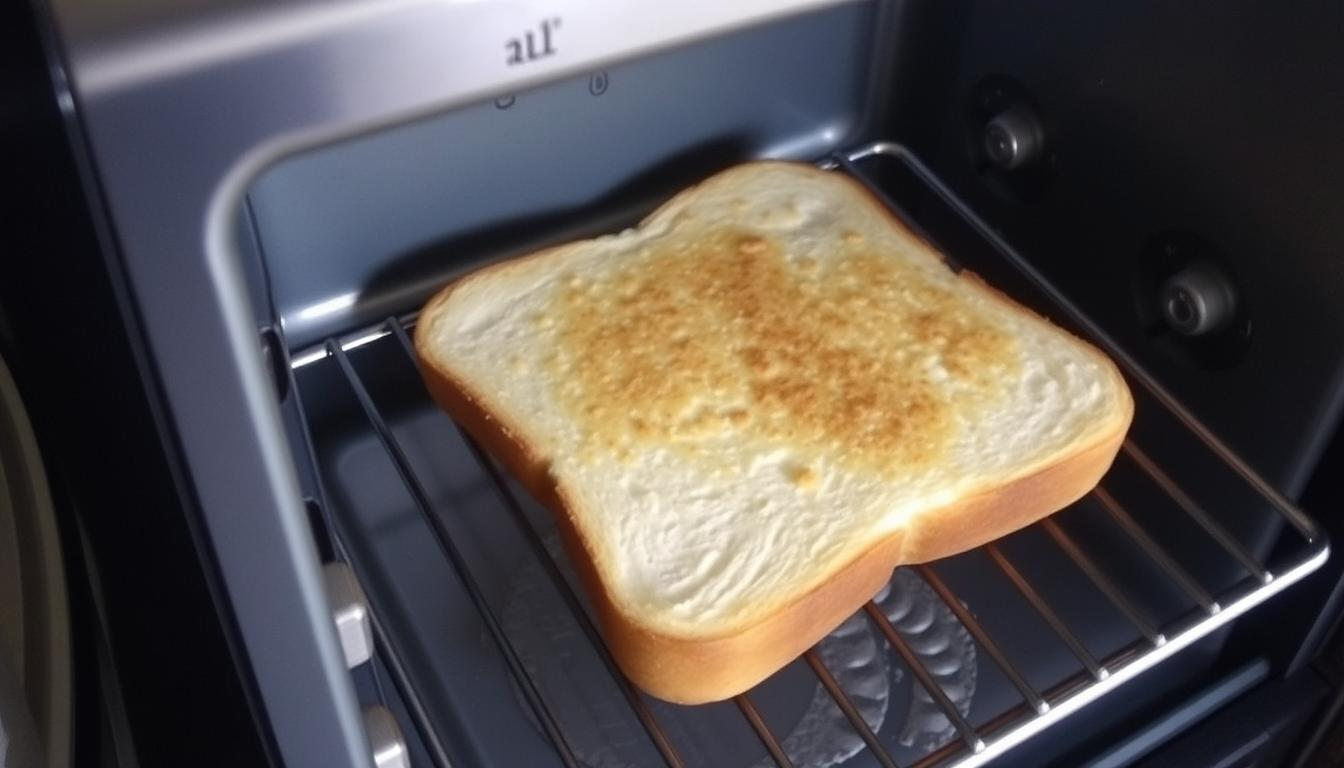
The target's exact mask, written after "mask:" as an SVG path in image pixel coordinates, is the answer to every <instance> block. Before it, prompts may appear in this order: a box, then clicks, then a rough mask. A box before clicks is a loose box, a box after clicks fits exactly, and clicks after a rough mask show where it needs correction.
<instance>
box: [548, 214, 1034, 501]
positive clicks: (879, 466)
mask: <svg viewBox="0 0 1344 768" xmlns="http://www.w3.org/2000/svg"><path fill="white" fill-rule="evenodd" d="M838 247H839V248H840V249H842V250H843V251H845V253H844V254H843V255H841V256H839V257H836V258H834V259H833V260H828V261H827V262H825V263H819V262H817V261H816V260H813V259H805V258H804V259H797V260H792V261H791V260H790V259H789V258H787V248H786V245H785V244H783V243H780V242H778V241H776V240H773V239H769V238H767V237H763V236H761V235H759V234H752V233H749V232H744V231H735V230H733V229H731V228H726V229H723V230H721V231H717V232H714V233H713V234H711V235H710V236H708V237H705V238H703V239H701V240H698V241H696V242H694V243H691V244H689V245H688V244H685V243H680V242H657V243H654V244H653V245H651V246H650V247H649V249H648V250H647V251H646V252H644V253H641V254H640V255H639V257H637V258H632V259H629V263H628V264H625V265H623V266H620V267H617V268H615V269H613V270H611V271H610V272H609V273H607V274H604V275H602V276H601V277H600V278H589V277H578V276H574V277H570V278H569V279H568V280H567V281H566V284H565V285H564V286H563V287H562V288H561V289H560V290H559V291H557V293H556V295H555V297H554V299H553V301H552V306H550V307H548V308H547V309H546V310H545V311H544V312H543V313H541V314H540V315H539V316H538V317H537V318H536V320H535V322H537V323H541V324H547V325H549V324H555V325H557V326H558V329H559V330H558V333H557V338H558V339H559V342H560V343H559V347H558V349H557V350H556V352H555V354H554V355H553V356H551V357H550V358H548V359H547V361H546V364H547V366H548V368H549V369H550V370H551V372H552V375H554V376H555V377H556V378H557V379H559V380H562V384H561V386H560V389H559V394H560V396H561V400H562V403H563V406H564V407H565V409H566V413H567V416H568V417H569V418H570V419H572V420H573V421H575V422H576V423H580V424H582V425H583V426H584V429H585V432H586V434H587V435H588V439H590V440H591V441H593V445H592V446H591V447H592V448H593V449H595V450H598V451H605V452H616V453H617V454H619V455H629V454H630V452H631V451H634V450H639V448H640V446H648V445H660V446H681V447H683V448H686V449H688V450H704V446H703V445H702V443H701V442H700V441H699V438H701V437H704V436H711V437H713V436H718V435H720V434H722V433H724V432H740V433H743V434H750V435H753V436H755V437H760V438H764V439H767V440H776V441H781V442H788V443H789V444H790V445H792V446H794V448H795V449H796V450H797V451H798V452H799V453H801V454H808V453H817V452H821V451H826V450H829V449H830V448H831V446H832V445H834V444H836V443H839V444H841V445H843V446H844V447H845V451H844V459H843V460H844V461H845V462H846V463H849V464H851V465H853V466H855V467H856V468H863V469H867V470H872V471H877V472H881V473H887V474H892V473H893V472H894V471H896V470H899V469H905V468H908V467H909V466H910V465H913V464H927V463H930V462H937V461H939V460H940V458H941V451H942V450H943V449H944V448H945V446H946V444H947V442H948V440H949V438H950V434H949V432H950V424H949V421H950V419H949V415H950V412H951V411H952V410H953V409H954V408H955V409H958V410H959V411H961V412H962V413H965V412H966V411H967V410H968V409H971V408H975V407H977V406H978V407H985V404H986V403H985V401H987V400H988V399H989V397H988V396H990V395H992V394H993V392H994V391H995V388H996V385H997V381H998V380H999V379H1000V378H1001V377H1003V376H1005V375H1012V374H1013V372H1014V370H1015V368H1016V364H1017V360H1016V356H1015V355H1014V352H1015V350H1014V338H1013V337H1012V336H1011V335H1010V334H1009V333H1007V332H1006V331H1005V330H1004V329H1003V328H1001V327H1000V326H998V325H996V324H995V322H994V320H993V319H992V318H989V317H986V316H984V314H983V313H980V312H977V311H976V307H974V306H969V305H967V304H966V303H965V302H964V301H958V300H957V297H956V296H955V295H954V294H953V293H952V292H951V291H948V290H947V289H945V288H943V287H941V286H938V285H934V284H932V283H930V282H922V281H920V280H919V279H918V276H917V275H911V274H910V272H909V270H906V269H902V268H901V267H902V264H901V262H899V261H897V260H895V259H891V258H884V257H883V255H882V254H881V253H879V252H876V250H875V248H874V246H873V244H871V243H869V242H868V241H867V240H866V239H865V238H864V237H863V236H862V235H860V234H858V233H855V232H846V233H845V234H844V236H843V237H842V238H841V240H840V243H839V244H838ZM706 329H713V331H710V332H707V330H706ZM930 355H939V356H941V357H942V359H943V360H944V361H945V366H946V369H947V371H948V374H949V375H950V376H952V377H953V378H956V379H958V380H959V381H960V382H961V383H962V384H964V386H963V387H962V388H961V390H960V391H959V392H957V394H956V401H955V402H953V398H952V397H951V396H950V395H949V393H948V387H947V386H946V384H945V383H943V382H935V381H932V380H930V379H929V377H928V376H926V375H925V374H924V372H923V371H922V370H920V369H919V368H917V367H914V366H912V365H911V364H910V361H911V360H918V359H922V358H924V357H927V356H930ZM669 370H672V371H676V372H677V375H675V376H669V375H667V374H666V371H669ZM978 395H980V396H978ZM977 401H978V402H977ZM794 475H795V479H796V480H797V481H798V482H799V483H800V484H802V485H806V484H807V483H808V482H809V481H810V479H811V480H813V481H814V480H815V473H814V472H811V471H810V470H809V469H808V468H807V467H806V466H801V465H800V466H798V467H796V468H795V469H794Z"/></svg>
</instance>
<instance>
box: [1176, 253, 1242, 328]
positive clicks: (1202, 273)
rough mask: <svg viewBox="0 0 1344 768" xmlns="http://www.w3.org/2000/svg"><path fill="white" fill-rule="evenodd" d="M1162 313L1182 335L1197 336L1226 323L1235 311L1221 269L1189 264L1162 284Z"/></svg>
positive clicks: (1233, 296)
mask: <svg viewBox="0 0 1344 768" xmlns="http://www.w3.org/2000/svg"><path fill="white" fill-rule="evenodd" d="M1160 298H1161V302H1162V317H1163V318H1165V319H1166V321H1167V325H1169V326H1171V329H1172V330H1174V331H1176V332H1177V333H1179V334H1182V335H1185V336H1201V335H1203V334H1206V333H1209V332H1211V331H1216V330H1218V329H1219V328H1222V327H1223V326H1225V325H1227V323H1228V321H1230V320H1231V319H1232V317H1233V316H1234V315H1235V314H1236V311H1237V295H1236V291H1235V290H1234V289H1233V288H1232V282H1231V281H1230V280H1228V278H1227V276H1226V275H1225V274H1223V271H1222V270H1220V269H1218V268H1217V267H1215V266H1214V265H1212V264H1209V263H1207V262H1201V263H1198V264H1192V265H1190V266H1188V267H1186V268H1185V269H1182V270H1181V271H1180V272H1177V273H1176V274H1174V275H1172V276H1171V277H1170V278H1168V279H1167V281H1166V282H1165V283H1163V284H1162V292H1161V297H1160Z"/></svg>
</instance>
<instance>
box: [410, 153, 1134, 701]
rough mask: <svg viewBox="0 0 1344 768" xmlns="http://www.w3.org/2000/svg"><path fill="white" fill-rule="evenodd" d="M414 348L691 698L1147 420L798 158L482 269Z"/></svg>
mask: <svg viewBox="0 0 1344 768" xmlns="http://www.w3.org/2000/svg"><path fill="white" fill-rule="evenodd" d="M416 346H417V349H418V353H419V356H420V362H421V367H422V370H423V373H424V376H425V379H426V382H427V383H428V385H429V388H430V390H431V392H432V393H433V395H434V397H435V398H436V400H437V401H438V402H439V403H440V405H441V406H442V407H443V408H445V409H446V410H447V411H448V412H449V413H451V414H452V415H454V416H455V417H456V418H458V419H459V420H460V421H461V422H462V423H463V424H464V426H465V427H466V428H467V429H468V430H469V431H470V432H471V433H472V434H473V435H474V436H475V437H476V438H477V439H478V440H480V441H481V442H482V443H484V445H485V446H486V447H487V449H488V450H490V451H491V452H492V453H493V454H494V455H496V456H497V457H498V458H499V459H501V460H502V461H503V462H504V463H505V464H506V465H507V466H508V467H509V468H510V469H511V470H512V471H513V472H515V473H517V474H518V475H519V476H520V478H522V479H523V481H524V482H525V483H526V484H527V485H528V487H529V488H530V489H531V491H532V492H533V493H534V494H536V495H537V496H538V498H540V499H541V500H542V501H543V502H544V503H546V504H547V505H548V506H549V507H550V508H551V509H552V510H553V511H554V512H555V514H556V515H557V519H558V521H559V523H560V529H561V532H562V534H564V538H565V541H566V546H567V549H568V552H569V554H570V556H571V558H573V559H574V561H575V563H576V565H577V566H578V570H579V572H580V574H581V576H582V577H583V580H584V582H585V586H586V587H587V589H588V591H589V593H590V596H591V597H592V598H593V602H594V604H595V607H596V610H597V613H598V617H599V620H600V623H601V625H602V628H603V632H604V634H605V636H606V639H607V641H608V643H609V645H610V646H611V648H612V651H613V655H614V656H615V658H616V660H617V662H618V663H619V664H620V666H621V667H622V669H623V670H624V671H625V672H626V673H627V674H628V675H629V676H630V677H631V678H632V679H633V680H634V681H635V682H636V683H638V684H639V685H640V686H642V687H643V688H645V689H646V690H647V691H649V692H650V693H652V694H654V695H656V696H659V697H661V698H664V699H668V700H671V701H677V702H683V703H696V702H703V701H710V700H717V699H722V698H726V697H729V696H732V695H734V694H737V693H739V692H741V691H743V690H745V689H747V688H749V687H750V686H752V685H754V684H755V683H756V682H758V681H760V680H761V679H763V678H764V677H766V676H768V675H769V674H771V673H772V672H774V671H775V670H776V669H778V668H779V667H781V666H783V665H784V664H786V663H788V662H789V661H790V660H791V659H793V658H794V657H796V656H797V655H798V654H799V653H800V652H801V651H803V650H804V649H806V648H807V647H808V646H810V645H811V644H812V643H815V642H816V641H817V640H819V639H820V638H821V637H822V636H824V635H825V633H826V632H828V631H830V630H831V629H832V628H834V627H835V626H836V625H838V624H839V623H840V622H841V621H842V620H843V619H844V618H845V617H847V616H848V615H850V614H851V613H852V612H853V611H855V610H856V609H858V608H859V607H860V606H861V605H862V604H863V603H864V601H866V600H867V599H869V598H870V597H871V596H872V595H873V593H874V592H875V591H876V590H877V589H879V588H880V586H881V585H882V584H883V583H884V582H885V581H886V579H887V578H888V577H889V575H890V572H891V569H892V568H893V567H894V566H897V565H899V564H902V563H913V562H923V561H927V560H931V559H935V558H939V557H943V556H946V555H951V554H954V553H957V552H961V551H964V550H966V549H969V548H972V547H975V546H978V545H981V544H983V543H985V542H987V541H989V540H991V539H994V538H997V537H999V536H1002V535H1004V534H1007V533H1009V532H1011V531H1013V530H1016V529H1018V528H1020V527H1022V526H1025V525H1027V524H1029V523H1031V522H1033V521H1035V520H1037V519H1039V518H1041V517H1043V516H1045V515H1047V514H1049V513H1051V512H1053V511H1055V510H1057V509H1059V508H1061V507H1063V506H1065V505H1067V504H1068V503H1069V502H1071V501H1073V500H1074V499H1076V498H1077V497H1079V496H1081V495H1083V494H1084V493H1086V492H1087V491H1088V490H1090V489H1091V488H1092V487H1093V486H1094V485H1095V484H1096V482H1097V481H1098V480H1099V479H1100V477H1101V475H1102V473H1103V472H1104V471H1105V470H1106V469H1107V467H1109V465H1110V463H1111V461H1112V459H1113V458H1114V456H1115V453H1116V451H1117V450H1118V448H1119V445H1120V442H1121V441H1122V439H1123V437H1124V434H1125V431H1126V429H1127V428H1128V425H1129V422H1130V418H1131V415H1132V411H1133V403H1132V400H1131V397H1130V394H1129V391H1128V389H1127V388H1126V385H1125V382H1124V380H1123V379H1122V377H1121V376H1120V374H1119V372H1118V371H1117V370H1116V368H1115V366H1114V365H1113V364H1112V363H1111V361H1110V360H1108V359H1107V358H1106V357H1105V356H1104V355H1102V354H1101V353H1099V352H1098V351H1097V350H1095V349H1094V348H1092V347H1091V346H1089V345H1088V344H1086V343H1084V342H1082V341H1080V340H1078V339H1076V338H1074V337H1073V336H1071V335H1069V334H1068V333H1065V332H1064V331H1062V330H1060V329H1058V328H1056V327H1055V326H1053V325H1051V324H1050V323H1048V322H1046V321H1045V320H1043V319H1041V318H1040V317H1038V316H1036V315H1035V314H1033V313H1031V312H1029V311H1027V310H1025V309H1023V308H1022V307H1020V306H1019V305H1017V304H1015V303H1013V302H1012V301H1011V300H1009V299H1007V298H1005V297H1004V296H1003V295H1001V294H999V293H998V292H997V291H995V290H993V289H991V288H989V287H988V286H986V285H985V284H984V283H983V282H981V281H980V280H978V279H977V278H975V277H974V276H973V275H970V274H968V273H962V274H960V275H958V274H954V273H953V272H952V271H951V270H949V269H948V268H947V267H946V266H945V265H944V263H943V261H942V259H941V258H940V257H939V255H938V254H937V253H936V252H935V251H933V250H932V249H931V248H930V247H929V246H928V245H927V244H925V243H924V242H922V241H921V240H920V239H919V238H917V237H915V236H914V235H913V234H911V232H910V231H909V230H908V229H906V228H905V227H904V226H903V225H902V224H901V223H900V221H899V220H897V219H895V218H893V216H892V215H891V214H890V213H889V212H888V211H887V210H886V209H885V208H884V207H883V206H882V205H881V204H880V203H878V202H877V201H876V200H874V199H873V198H872V196H871V195H870V194H869V193H868V192H867V191H866V190H864V189H863V188H862V187H861V186H860V185H858V184H857V183H856V182H855V181H853V180H852V179H850V178H848V177H846V176H844V175H843V174H840V173H831V172H826V171H822V170H819V169H817V168H814V167H812V166H807V165H801V164H792V163H778V162H760V163H750V164H746V165H742V166H738V167H736V168H733V169H730V170H728V171H725V172H723V173H721V174H719V175H716V176H714V177H713V178H711V179H709V180H707V181H705V182H703V183H701V184H700V185H698V186H696V187H693V188H691V189H689V190H687V191H685V192H683V193H682V194H680V195H678V196H677V197H676V198H674V199H673V200H672V201H670V202H669V203H667V204H666V205H664V206H663V207H662V208H661V209H659V210H658V211H657V212H656V213H654V214H653V215H651V216H650V217H649V218H648V219H647V220H645V221H644V222H643V223H642V224H641V225H640V226H639V227H637V228H635V229H631V230H627V231H625V232H622V233H620V234H618V235H612V236H608V237H602V238H598V239H595V240H588V241H583V242H577V243H572V244H569V245H564V246H560V247H556V248H552V249H549V250H546V251H542V252H540V253H536V254H533V255H531V256H528V257H525V258H520V259H516V260H512V261H509V262H505V263H501V264H497V265H494V266H491V267H487V268H485V269H482V270H480V271H478V272H475V273H473V274H471V275H468V276H467V277H465V278H462V279H460V280H458V281H456V282H454V283H453V284H451V285H450V286H448V287H447V288H445V289H444V290H443V291H442V292H441V293H440V294H439V295H438V296H437V297H435V298H434V299H433V300H432V301H431V302H430V303H429V304H428V305H427V306H426V307H425V309H424V311H423V313H422V314H421V316H420V320H419V324H418V326H417V328H416Z"/></svg>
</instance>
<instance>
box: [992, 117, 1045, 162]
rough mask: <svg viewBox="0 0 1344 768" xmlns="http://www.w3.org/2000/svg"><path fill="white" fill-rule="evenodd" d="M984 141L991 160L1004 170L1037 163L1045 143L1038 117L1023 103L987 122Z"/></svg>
mask: <svg viewBox="0 0 1344 768" xmlns="http://www.w3.org/2000/svg"><path fill="white" fill-rule="evenodd" d="M983 140H984V146H985V156H986V157H988V158H989V162H991V163H993V164H994V165H995V166H997V167H998V168H1001V169H1003V170H1005V171H1011V170H1013V169H1016V168H1021V167H1023V166H1025V165H1030V164H1031V163H1033V162H1035V161H1036V159H1037V158H1039V157H1040V156H1041V153H1042V148H1043V146H1044V144H1045V141H1044V138H1043V136H1042V133H1041V126H1040V123H1039V122H1038V121H1037V120H1036V116H1035V115H1033V114H1032V113H1031V110H1029V109H1027V108H1026V107H1024V106H1022V105H1020V104H1019V105H1017V106H1015V107H1012V108H1010V109H1006V110H1004V111H1003V112H1000V113H999V114H997V115H995V116H994V117H992V118H991V119H990V121H989V122H988V123H985V130H984V135H983Z"/></svg>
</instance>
